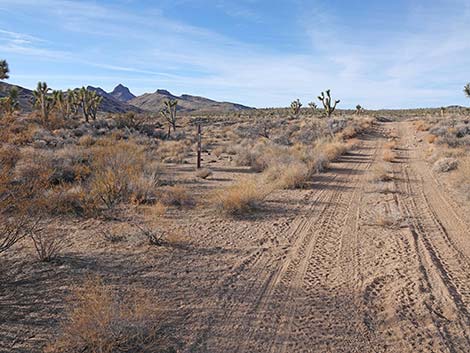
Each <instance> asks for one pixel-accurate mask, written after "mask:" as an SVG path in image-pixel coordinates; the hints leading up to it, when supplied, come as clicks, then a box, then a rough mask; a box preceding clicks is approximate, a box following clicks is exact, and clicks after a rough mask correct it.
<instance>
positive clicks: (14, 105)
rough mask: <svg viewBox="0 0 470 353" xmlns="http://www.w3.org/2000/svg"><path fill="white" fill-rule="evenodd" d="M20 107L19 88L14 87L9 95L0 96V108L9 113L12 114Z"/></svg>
mask: <svg viewBox="0 0 470 353" xmlns="http://www.w3.org/2000/svg"><path fill="white" fill-rule="evenodd" d="M18 107H19V103H18V89H17V88H16V87H13V88H12V89H11V90H10V92H9V93H8V96H7V97H4V98H0V110H1V111H3V112H5V113H7V114H11V113H13V112H14V111H15V110H17V109H18Z"/></svg>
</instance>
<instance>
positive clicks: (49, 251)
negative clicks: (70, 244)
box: [30, 227, 65, 262]
mask: <svg viewBox="0 0 470 353" xmlns="http://www.w3.org/2000/svg"><path fill="white" fill-rule="evenodd" d="M30 239H31V241H32V242H33V245H34V248H35V249H36V254H37V256H38V259H39V261H43V262H49V261H51V260H53V259H55V258H56V257H57V255H59V253H60V252H61V251H62V250H63V249H64V247H65V240H64V238H63V235H62V234H58V233H57V232H55V231H53V230H50V229H48V228H47V227H44V228H42V229H37V230H35V231H33V232H31V234H30Z"/></svg>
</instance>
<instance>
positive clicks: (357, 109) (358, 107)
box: [356, 104, 364, 115]
mask: <svg viewBox="0 0 470 353" xmlns="http://www.w3.org/2000/svg"><path fill="white" fill-rule="evenodd" d="M363 111H364V108H362V107H361V106H360V105H359V104H358V105H356V114H357V115H359V114H361V113H362V112H363Z"/></svg>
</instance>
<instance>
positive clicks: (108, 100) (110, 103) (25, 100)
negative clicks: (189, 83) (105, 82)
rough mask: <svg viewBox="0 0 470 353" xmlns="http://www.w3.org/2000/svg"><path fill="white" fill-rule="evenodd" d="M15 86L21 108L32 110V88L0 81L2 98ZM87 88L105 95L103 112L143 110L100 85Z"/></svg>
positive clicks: (101, 110) (101, 106) (137, 111)
mask: <svg viewBox="0 0 470 353" xmlns="http://www.w3.org/2000/svg"><path fill="white" fill-rule="evenodd" d="M13 87H16V88H17V89H18V96H19V102H20V108H21V110H22V111H25V112H30V111H32V110H33V103H34V96H33V91H32V90H29V89H27V88H23V87H20V86H15V85H12V84H9V83H6V82H2V81H0V98H3V97H6V96H8V93H9V92H10V90H11V89H12V88H13ZM87 89H89V90H92V91H96V92H97V93H98V94H99V95H100V96H102V97H103V100H102V102H101V105H100V109H99V111H100V112H102V113H126V112H135V113H140V112H142V109H140V108H138V107H135V106H133V105H129V104H127V103H124V102H120V101H118V100H116V99H115V98H114V97H113V96H111V95H110V94H108V93H106V92H105V91H104V90H103V89H101V88H99V87H92V86H88V87H87Z"/></svg>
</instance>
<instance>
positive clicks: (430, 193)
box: [0, 122, 470, 353]
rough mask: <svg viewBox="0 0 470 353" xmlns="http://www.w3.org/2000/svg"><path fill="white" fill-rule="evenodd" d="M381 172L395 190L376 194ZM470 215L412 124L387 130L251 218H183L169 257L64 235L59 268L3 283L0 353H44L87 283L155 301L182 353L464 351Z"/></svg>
mask: <svg viewBox="0 0 470 353" xmlns="http://www.w3.org/2000/svg"><path fill="white" fill-rule="evenodd" d="M390 134H392V135H393V134H394V135H396V136H397V147H398V149H397V150H396V154H397V158H396V159H395V161H394V162H392V163H390V162H384V161H383V148H384V144H385V143H387V140H388V139H389V137H390ZM381 169H384V170H385V172H387V173H388V175H389V176H390V177H391V178H390V180H388V181H376V179H377V175H378V174H380V173H382V172H383V170H381ZM215 173H216V175H218V176H219V178H224V177H225V176H227V177H230V174H229V171H226V173H225V174H223V173H224V172H223V171H222V169H221V170H216V169H215ZM213 182H214V183H217V182H219V181H217V180H214V181H213ZM468 208H469V207H468V205H467V206H465V205H462V204H458V202H457V201H455V200H454V199H453V198H452V197H451V193H449V192H448V190H446V189H445V187H444V186H443V185H440V184H439V180H438V179H436V178H435V177H434V176H433V174H432V173H431V172H430V170H429V166H428V165H427V164H426V162H424V156H423V146H422V143H420V142H419V141H418V140H417V138H416V137H415V133H414V129H413V128H412V126H411V124H410V123H407V122H400V123H385V124H380V125H378V126H376V127H375V128H374V130H373V131H371V132H370V133H368V134H367V135H365V136H363V137H361V143H360V146H359V148H358V149H357V150H355V151H354V152H352V153H349V154H347V155H345V156H343V157H342V158H340V160H338V161H336V162H335V163H333V164H332V165H331V168H330V169H329V171H328V172H326V173H323V174H320V175H317V176H316V177H315V178H314V180H313V181H312V182H311V184H310V185H308V186H307V187H306V188H305V189H302V190H283V191H276V192H275V193H273V195H271V196H270V198H269V199H268V200H267V202H266V203H265V205H264V207H263V209H262V210H260V211H259V212H256V213H255V214H253V215H252V216H250V217H248V218H246V219H237V220H234V219H229V218H227V217H224V216H220V215H215V214H214V211H213V210H211V209H204V208H200V209H197V210H195V211H194V212H186V213H185V211H179V212H180V213H175V214H174V215H173V216H172V217H173V218H174V219H175V228H178V230H179V231H181V233H182V234H186V237H185V238H184V239H182V241H181V242H178V241H177V242H173V243H172V245H171V246H166V247H152V246H149V245H148V244H147V243H146V242H145V241H144V240H142V239H140V238H132V237H130V238H129V240H127V241H126V242H122V243H117V244H111V245H110V244H108V243H106V242H105V241H104V240H103V239H102V237H100V236H99V230H100V227H101V225H100V223H99V222H97V221H94V220H90V221H87V222H86V223H83V222H78V221H77V222H74V221H70V222H69V223H63V224H61V227H67V228H68V229H69V231H70V232H72V233H71V234H72V236H71V238H70V241H71V242H72V243H73V244H72V246H71V248H70V249H69V250H68V252H67V253H65V254H64V255H63V256H62V257H61V258H60V259H59V261H58V262H57V263H53V264H38V263H37V262H35V261H32V260H29V258H30V257H24V255H21V254H22V253H19V254H20V255H18V256H19V257H18V258H16V259H15V258H14V259H13V260H12V261H11V262H12V263H11V264H10V267H9V268H11V271H9V272H8V273H7V274H5V275H4V277H2V278H3V279H2V281H3V282H2V283H3V285H2V287H0V303H2V306H0V314H1V315H0V319H1V320H0V331H1V333H0V352H40V351H41V346H42V345H43V344H44V343H45V342H47V341H48V340H49V339H50V338H51V336H52V335H54V334H55V333H56V332H57V329H58V326H59V324H60V322H61V320H62V319H63V312H64V310H65V304H64V300H63V299H64V296H65V295H66V293H67V291H68V290H69V288H72V286H73V285H74V284H76V283H79V282H80V281H81V280H82V279H83V278H84V276H85V275H89V274H96V275H99V276H100V277H102V278H104V279H105V281H106V283H107V284H109V285H112V286H115V287H116V288H119V289H121V290H126V288H133V289H134V288H141V289H143V290H145V291H149V292H150V293H151V294H152V298H155V302H156V304H157V305H158V306H159V307H161V308H162V311H163V313H162V318H163V317H164V318H169V319H165V327H164V330H163V331H164V332H166V333H167V334H168V335H169V337H171V338H172V340H173V343H174V346H175V347H176V348H177V350H178V351H179V352H201V353H202V352H213V353H222V352H226V353H232V352H233V353H257V352H259V353H268V352H279V353H281V352H282V353H293V352H360V353H367V352H374V353H377V352H400V353H406V352H451V353H453V352H470V241H469V239H470V231H469V229H470V216H469V215H470V213H468V212H467V210H468ZM175 212H176V211H175ZM62 222H65V221H62ZM38 278H39V280H38Z"/></svg>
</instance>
